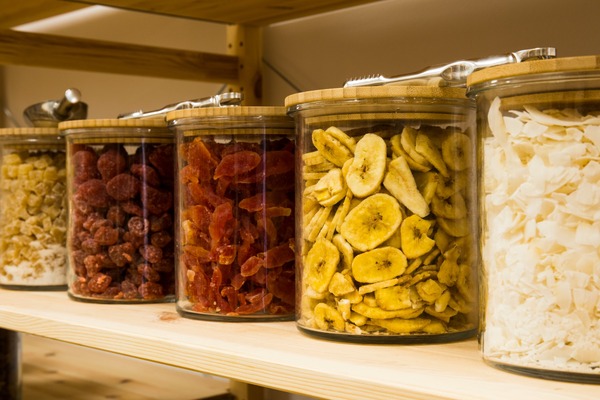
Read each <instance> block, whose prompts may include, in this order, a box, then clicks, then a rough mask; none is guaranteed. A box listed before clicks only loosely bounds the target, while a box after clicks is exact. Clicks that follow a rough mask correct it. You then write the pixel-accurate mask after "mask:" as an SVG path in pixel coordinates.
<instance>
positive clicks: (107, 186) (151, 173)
mask: <svg viewBox="0 0 600 400" xmlns="http://www.w3.org/2000/svg"><path fill="white" fill-rule="evenodd" d="M63 132H64V133H65V135H66V137H67V166H68V174H67V182H68V189H69V230H68V249H69V256H68V265H69V267H68V272H69V273H68V280H69V281H68V284H69V288H68V293H69V295H70V297H71V298H73V299H76V300H83V301H97V302H108V303H124V302H131V303H137V302H166V301H173V300H174V294H175V283H174V282H175V273H174V240H173V239H174V233H173V219H174V195H173V173H174V165H175V164H174V154H175V152H174V146H175V143H174V137H173V136H172V134H171V133H170V132H169V131H168V129H166V127H164V128H147V127H118V126H117V127H106V128H70V129H64V130H63Z"/></svg>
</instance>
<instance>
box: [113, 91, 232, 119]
mask: <svg viewBox="0 0 600 400" xmlns="http://www.w3.org/2000/svg"><path fill="white" fill-rule="evenodd" d="M242 100H243V95H242V93H239V92H227V93H222V94H217V95H215V96H211V97H204V98H201V99H195V100H186V101H182V102H179V103H173V104H169V105H166V106H164V107H162V108H160V109H158V110H153V111H143V110H139V111H135V112H132V113H129V114H121V115H119V116H118V118H119V119H132V118H153V117H159V116H161V115H165V114H167V113H168V112H171V111H175V110H183V109H186V108H207V107H231V106H238V105H240V104H241V103H242Z"/></svg>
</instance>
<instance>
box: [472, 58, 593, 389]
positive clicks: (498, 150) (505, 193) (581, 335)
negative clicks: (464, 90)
mask: <svg viewBox="0 0 600 400" xmlns="http://www.w3.org/2000/svg"><path fill="white" fill-rule="evenodd" d="M468 93H469V95H470V96H471V97H473V98H475V99H476V103H477V109H478V110H477V113H478V121H479V126H478V133H479V146H480V147H479V148H480V150H481V151H480V159H479V162H480V164H479V167H480V168H481V174H480V179H481V180H480V187H479V191H480V199H481V202H480V204H481V213H482V214H481V219H480V220H481V245H482V265H483V274H482V276H483V279H482V290H481V292H482V294H483V295H482V298H483V316H482V324H481V327H482V329H481V335H480V348H481V351H482V355H483V358H484V360H485V361H486V362H487V363H489V364H491V365H493V366H495V367H498V368H501V369H504V370H508V371H512V372H517V373H522V374H526V375H532V376H537V377H543V378H550V379H560V380H569V381H578V382H590V383H600V56H586V57H575V58H562V59H561V58H558V59H554V60H538V61H531V62H529V63H524V64H514V65H510V66H503V67H494V68H490V69H487V70H482V71H480V72H476V73H474V74H472V75H471V76H470V77H469V79H468Z"/></svg>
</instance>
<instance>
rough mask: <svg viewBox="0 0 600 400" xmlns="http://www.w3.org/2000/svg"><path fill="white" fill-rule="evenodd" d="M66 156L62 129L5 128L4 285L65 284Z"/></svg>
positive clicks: (0, 253)
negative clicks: (61, 133)
mask: <svg viewBox="0 0 600 400" xmlns="http://www.w3.org/2000/svg"><path fill="white" fill-rule="evenodd" d="M65 159H66V154H65V140H64V138H63V137H61V136H60V134H59V131H58V129H57V128H54V127H44V128H40V127H35V128H6V129H0V170H1V174H0V286H2V287H5V288H9V289H28V290H31V289H40V290H64V289H65V288H66V283H67V282H66V280H67V277H66V254H67V250H66V234H67V210H66V193H67V190H66V176H67V174H66V166H65Z"/></svg>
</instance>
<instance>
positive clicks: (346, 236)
mask: <svg viewBox="0 0 600 400" xmlns="http://www.w3.org/2000/svg"><path fill="white" fill-rule="evenodd" d="M285 102H286V106H287V107H288V111H289V113H290V115H292V116H294V118H295V120H296V127H297V128H296V129H297V132H298V138H297V146H298V151H299V153H300V156H299V157H298V158H297V160H298V164H297V169H298V171H299V172H300V173H299V174H298V176H297V184H296V188H297V193H296V202H297V204H298V207H297V208H296V210H297V211H296V214H297V218H296V221H297V224H298V226H297V234H296V251H297V253H298V254H299V261H298V263H297V265H298V269H297V271H296V274H297V276H298V278H299V279H298V281H299V283H298V286H297V287H298V291H299V293H298V301H297V304H298V305H297V314H296V322H297V326H298V328H299V329H300V331H302V332H304V333H307V334H309V335H313V336H317V337H321V338H326V339H334V340H341V341H355V342H366V343H407V342H408V343H410V342H447V341H453V340H460V339H464V338H467V337H470V336H473V335H474V334H475V331H476V328H477V320H478V318H477V301H476V299H477V295H476V291H477V277H476V272H477V271H476V267H477V260H478V254H477V253H478V252H477V235H476V232H477V231H476V212H477V206H476V199H477V197H476V179H475V176H476V172H475V168H474V167H475V147H474V146H475V140H474V137H473V135H474V130H473V127H472V125H473V123H474V107H473V103H472V102H471V101H470V100H468V99H467V98H466V96H465V90H463V89H459V88H441V87H431V86H379V87H359V88H346V89H343V88H340V89H331V90H324V91H313V92H308V93H298V94H295V95H292V96H289V97H288V98H286V101H285Z"/></svg>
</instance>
